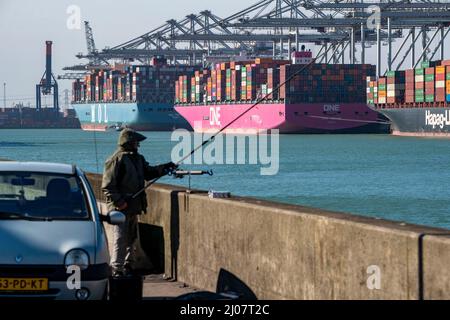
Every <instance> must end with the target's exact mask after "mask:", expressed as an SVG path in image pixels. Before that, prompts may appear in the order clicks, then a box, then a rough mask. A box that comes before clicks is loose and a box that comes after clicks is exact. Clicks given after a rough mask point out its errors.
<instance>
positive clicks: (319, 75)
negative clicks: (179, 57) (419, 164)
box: [175, 51, 389, 134]
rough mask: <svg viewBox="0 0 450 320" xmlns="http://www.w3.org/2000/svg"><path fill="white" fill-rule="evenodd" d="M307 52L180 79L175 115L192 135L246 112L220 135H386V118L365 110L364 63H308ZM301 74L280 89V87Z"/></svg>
mask: <svg viewBox="0 0 450 320" xmlns="http://www.w3.org/2000/svg"><path fill="white" fill-rule="evenodd" d="M312 59H313V58H312V53H311V52H310V51H299V52H294V53H293V56H292V60H273V59H271V58H258V59H255V60H249V61H235V62H224V63H218V64H215V65H214V66H212V67H211V68H210V69H204V70H198V71H196V72H195V74H194V76H192V77H191V76H190V75H182V76H180V77H179V78H178V80H177V81H176V84H175V91H176V97H175V102H176V105H175V110H176V111H177V112H178V113H179V114H181V115H182V116H183V117H184V118H185V119H186V120H187V121H188V122H189V123H190V125H191V126H192V128H193V129H194V130H195V131H196V132H204V133H213V132H217V131H218V130H220V129H221V128H223V127H224V126H227V125H228V124H229V123H230V122H232V121H233V120H235V119H236V118H237V117H238V116H239V115H240V114H242V113H243V112H245V111H246V110H247V109H249V108H250V107H251V106H252V104H254V103H255V102H256V101H257V100H258V99H259V98H262V97H265V96H266V95H268V98H267V99H265V100H264V101H263V102H262V103H261V104H259V105H258V106H256V107H255V108H253V109H252V110H251V111H249V112H248V113H246V114H245V115H244V116H242V117H241V118H240V119H238V120H237V121H235V122H234V123H233V124H231V125H230V126H229V127H228V128H227V129H226V130H225V132H227V133H237V134H247V133H249V134H254V133H261V132H265V131H268V130H272V129H278V130H279V132H280V133H311V134H312V133H314V134H315V133H387V132H389V125H388V124H386V123H387V122H386V121H385V120H386V118H384V117H383V116H381V115H380V114H379V113H378V112H376V111H374V110H372V109H371V108H369V107H368V106H367V101H366V99H367V97H366V91H365V90H364V89H363V88H364V87H365V86H366V79H367V77H368V76H373V75H374V74H375V71H376V70H375V66H373V65H367V64H347V65H345V64H319V63H312V64H310V65H309V66H307V67H305V64H309V63H310V62H312ZM301 69H304V70H303V71H302V72H300V73H299V74H298V75H296V76H295V77H294V78H293V79H292V80H290V81H289V82H288V83H287V84H286V85H283V86H281V88H280V90H275V89H276V88H277V87H278V86H279V85H280V83H283V82H285V81H286V79H289V78H290V77H291V76H292V75H294V74H295V73H296V72H298V71H300V70H301Z"/></svg>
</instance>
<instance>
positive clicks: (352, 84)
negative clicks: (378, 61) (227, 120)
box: [175, 58, 395, 104]
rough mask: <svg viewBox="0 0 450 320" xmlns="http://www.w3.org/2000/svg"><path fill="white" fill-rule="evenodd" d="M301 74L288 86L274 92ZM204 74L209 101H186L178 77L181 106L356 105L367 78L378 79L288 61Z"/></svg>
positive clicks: (222, 67)
mask: <svg viewBox="0 0 450 320" xmlns="http://www.w3.org/2000/svg"><path fill="white" fill-rule="evenodd" d="M302 69H305V70H302ZM299 71H301V72H300V73H299V74H298V75H295V76H294V77H293V78H292V79H291V80H290V81H289V82H288V83H287V84H286V85H283V86H281V88H280V89H279V90H275V89H276V88H277V87H278V86H279V85H280V83H284V82H285V81H286V80H287V79H289V78H290V77H292V76H293V75H294V74H296V73H297V72H299ZM203 72H204V75H205V77H206V80H205V81H204V83H205V84H206V86H203V87H202V86H201V87H200V90H202V92H201V95H202V94H204V95H205V96H206V100H204V101H199V100H197V99H193V96H191V97H190V98H191V99H189V101H186V99H184V98H183V97H184V88H183V87H182V86H181V85H180V84H181V83H182V82H183V81H184V79H182V77H179V79H178V81H177V84H176V86H177V88H181V91H177V95H176V99H175V100H176V101H177V102H178V103H183V104H187V103H207V102H215V103H226V102H251V101H255V100H257V99H258V98H261V97H264V96H266V95H269V96H268V99H269V100H283V101H285V102H287V103H352V102H354V103H357V102H361V101H365V99H366V94H365V92H364V91H361V88H363V87H364V86H365V84H366V82H365V81H366V77H367V76H373V75H375V67H374V66H372V65H337V64H336V65H329V64H313V65H310V66H309V67H307V68H304V65H295V64H290V62H289V61H286V60H273V59H270V58H264V59H255V60H254V61H244V62H231V63H221V64H216V65H215V66H213V68H212V69H211V70H204V71H203ZM394 80H395V79H394ZM385 87H386V84H385ZM384 91H386V88H385V89H384ZM394 92H395V86H394ZM384 98H386V95H384Z"/></svg>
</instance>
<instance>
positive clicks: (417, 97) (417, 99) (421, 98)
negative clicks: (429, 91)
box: [415, 96, 425, 102]
mask: <svg viewBox="0 0 450 320" xmlns="http://www.w3.org/2000/svg"><path fill="white" fill-rule="evenodd" d="M415 98H416V99H415V101H416V102H425V98H424V96H416V97H415Z"/></svg>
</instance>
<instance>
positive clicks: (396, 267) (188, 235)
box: [90, 175, 450, 299]
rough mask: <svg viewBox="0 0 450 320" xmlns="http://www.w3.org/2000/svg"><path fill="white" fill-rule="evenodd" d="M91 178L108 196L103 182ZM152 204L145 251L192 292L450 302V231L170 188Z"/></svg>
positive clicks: (152, 195) (156, 191)
mask: <svg viewBox="0 0 450 320" xmlns="http://www.w3.org/2000/svg"><path fill="white" fill-rule="evenodd" d="M90 180H91V182H92V184H93V185H94V189H95V190H96V191H97V192H99V190H100V189H99V183H100V177H99V176H94V175H90ZM147 196H148V202H149V209H148V214H147V215H143V216H141V217H140V232H141V245H142V248H143V249H144V251H145V252H147V254H148V255H149V256H150V259H151V261H152V262H153V264H154V265H155V266H157V267H159V268H160V269H161V270H160V271H163V272H164V273H165V274H166V275H169V276H171V277H173V278H176V279H177V280H178V281H182V282H185V283H187V284H190V285H192V286H195V287H199V288H203V289H206V290H211V291H216V290H231V291H237V292H240V293H242V294H244V296H245V297H248V298H252V297H257V298H258V299H450V268H449V265H450V231H448V230H444V229H436V228H428V227H422V226H415V225H408V224H403V223H397V222H391V221H385V220H379V219H372V218H365V217H360V216H355V215H349V214H343V213H336V212H330V211H325V210H319V209H313V208H308V207H302V206H294V205H285V204H280V203H274V202H268V201H260V200H256V199H250V198H241V197H232V198H230V199H210V198H209V197H208V195H207V194H205V193H201V192H199V193H186V192H184V189H182V188H180V187H177V186H169V185H155V186H152V188H151V189H150V190H148V192H147ZM424 214H426V212H424Z"/></svg>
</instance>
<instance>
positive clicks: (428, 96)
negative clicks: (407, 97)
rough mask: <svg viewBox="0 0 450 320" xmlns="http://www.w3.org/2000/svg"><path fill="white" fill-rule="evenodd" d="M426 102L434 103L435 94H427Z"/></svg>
mask: <svg viewBox="0 0 450 320" xmlns="http://www.w3.org/2000/svg"><path fill="white" fill-rule="evenodd" d="M425 102H434V94H427V95H426V96H425Z"/></svg>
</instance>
